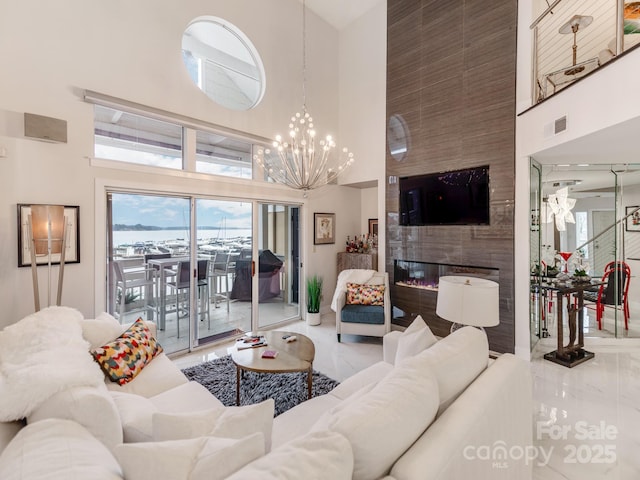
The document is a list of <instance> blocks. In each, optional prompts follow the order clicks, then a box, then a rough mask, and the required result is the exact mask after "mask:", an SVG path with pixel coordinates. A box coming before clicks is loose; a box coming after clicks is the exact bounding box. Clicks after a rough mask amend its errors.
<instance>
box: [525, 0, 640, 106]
mask: <svg viewBox="0 0 640 480" xmlns="http://www.w3.org/2000/svg"><path fill="white" fill-rule="evenodd" d="M549 1H550V0H549ZM531 30H532V34H533V76H534V82H533V88H534V92H533V98H534V99H535V102H536V103H537V102H540V101H542V100H544V99H545V98H548V97H550V96H551V95H553V94H554V93H557V92H558V91H560V90H562V89H563V88H566V87H567V86H569V85H571V84H572V83H573V82H575V81H576V80H578V79H580V78H582V77H584V76H585V75H587V74H588V73H590V72H592V71H594V70H595V69H597V68H599V67H601V66H602V65H604V64H605V63H606V62H608V61H609V60H611V59H612V58H614V57H615V56H617V55H619V54H620V53H622V52H624V51H626V50H629V49H630V48H632V47H634V46H635V45H636V44H638V43H640V1H627V0H556V1H554V2H553V3H549V7H548V8H547V9H546V10H544V11H543V12H541V13H540V15H539V16H538V18H537V19H536V20H535V21H534V22H533V24H532V25H531Z"/></svg>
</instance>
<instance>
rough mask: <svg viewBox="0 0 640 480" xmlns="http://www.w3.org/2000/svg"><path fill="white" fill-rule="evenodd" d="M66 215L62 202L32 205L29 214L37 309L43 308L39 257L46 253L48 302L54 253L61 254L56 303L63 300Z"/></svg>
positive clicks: (32, 271) (49, 301)
mask: <svg viewBox="0 0 640 480" xmlns="http://www.w3.org/2000/svg"><path fill="white" fill-rule="evenodd" d="M66 224H67V222H66V218H65V216H64V206H63V205H31V213H30V214H29V218H28V226H29V228H28V230H29V235H30V237H31V242H30V250H31V276H32V279H33V301H34V304H35V308H36V312H37V311H39V310H40V291H39V289H38V266H37V263H36V259H37V257H42V256H44V255H46V256H47V266H48V272H47V273H48V283H47V287H48V288H47V306H50V305H51V256H52V255H56V254H59V255H60V271H59V274H58V296H57V299H56V305H60V302H61V300H62V281H63V278H64V256H65V246H66V233H67V232H66V231H67V228H66Z"/></svg>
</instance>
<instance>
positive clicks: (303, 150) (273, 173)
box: [253, 0, 354, 196]
mask: <svg viewBox="0 0 640 480" xmlns="http://www.w3.org/2000/svg"><path fill="white" fill-rule="evenodd" d="M306 33H307V32H306V6H305V1H304V0H303V2H302V113H296V114H295V115H294V116H293V117H291V122H290V123H289V137H288V138H283V137H282V136H281V135H277V136H276V138H275V141H274V142H273V151H272V150H271V149H269V148H262V147H260V148H259V149H258V151H257V153H256V154H255V155H254V156H253V158H254V160H255V161H256V163H257V164H258V165H260V167H262V168H263V169H264V171H265V172H266V173H267V175H268V176H269V178H271V179H272V180H273V181H274V182H277V183H281V184H283V185H286V186H288V187H291V188H295V189H296V190H302V191H304V195H305V196H306V195H307V192H308V191H309V190H313V189H314V188H319V187H323V186H325V185H327V184H329V183H333V182H335V180H336V179H337V178H338V175H340V174H341V173H342V172H344V171H345V170H346V169H347V168H348V167H349V166H351V164H352V163H353V161H354V158H353V153H351V152H349V151H348V150H347V149H346V148H343V149H342V154H343V155H342V158H339V159H337V160H336V161H333V159H332V156H331V154H332V151H333V150H334V149H335V148H336V143H335V141H334V140H333V138H332V137H331V135H327V136H326V137H325V138H324V139H322V140H319V141H318V142H317V143H318V145H316V131H315V129H314V126H313V118H311V115H309V113H308V112H307V106H306V70H307V58H306Z"/></svg>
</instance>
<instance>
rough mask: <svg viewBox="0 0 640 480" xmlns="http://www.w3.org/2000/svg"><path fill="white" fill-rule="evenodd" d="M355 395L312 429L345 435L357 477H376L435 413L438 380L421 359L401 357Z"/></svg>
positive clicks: (364, 478)
mask: <svg viewBox="0 0 640 480" xmlns="http://www.w3.org/2000/svg"><path fill="white" fill-rule="evenodd" d="M368 389H370V390H369V391H367V390H368ZM355 395H357V396H358V397H359V398H357V400H356V401H347V404H346V405H342V404H340V405H338V406H337V407H335V408H333V409H332V410H330V411H328V412H327V413H326V414H325V415H323V416H322V417H321V418H320V419H319V420H318V422H317V423H316V425H314V427H313V429H314V430H322V429H325V428H326V429H329V430H332V431H334V432H338V433H340V434H342V435H344V436H345V437H346V438H347V439H348V440H349V443H350V444H351V448H352V449H353V455H354V471H353V478H354V479H355V480H368V479H372V478H380V477H382V476H384V475H386V474H387V473H389V470H390V469H391V466H392V465H393V463H394V462H395V461H396V459H397V458H398V457H400V455H402V454H403V453H404V452H405V451H406V450H407V449H408V448H409V447H410V446H411V444H412V443H413V442H414V441H415V440H416V439H417V438H418V437H419V436H420V435H421V434H422V432H424V431H425V430H426V429H427V427H428V426H429V424H430V423H431V422H432V421H433V419H434V418H435V416H436V412H437V410H438V402H439V395H438V382H437V380H436V378H435V376H434V375H433V374H432V373H431V372H430V371H429V369H428V367H427V366H426V365H425V362H412V363H408V362H405V363H403V364H402V365H399V366H396V368H394V369H393V371H392V372H390V373H389V374H388V375H387V376H386V377H384V378H383V379H382V380H380V382H379V383H378V384H377V385H375V386H373V387H370V386H365V387H363V389H362V390H361V392H360V393H357V394H355Z"/></svg>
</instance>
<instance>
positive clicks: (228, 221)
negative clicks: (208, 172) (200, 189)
mask: <svg viewBox="0 0 640 480" xmlns="http://www.w3.org/2000/svg"><path fill="white" fill-rule="evenodd" d="M112 211H113V221H112V223H113V224H124V225H136V224H141V225H149V226H155V227H186V226H187V225H188V224H189V199H187V198H183V197H163V196H152V195H132V194H123V193H114V194H112ZM196 215H197V223H198V225H200V226H209V227H215V228H220V227H225V228H243V229H250V228H251V202H230V201H225V200H209V199H197V200H196Z"/></svg>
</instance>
